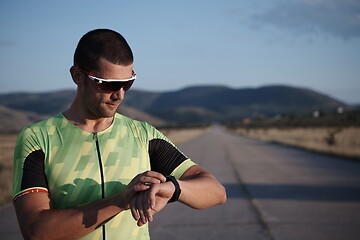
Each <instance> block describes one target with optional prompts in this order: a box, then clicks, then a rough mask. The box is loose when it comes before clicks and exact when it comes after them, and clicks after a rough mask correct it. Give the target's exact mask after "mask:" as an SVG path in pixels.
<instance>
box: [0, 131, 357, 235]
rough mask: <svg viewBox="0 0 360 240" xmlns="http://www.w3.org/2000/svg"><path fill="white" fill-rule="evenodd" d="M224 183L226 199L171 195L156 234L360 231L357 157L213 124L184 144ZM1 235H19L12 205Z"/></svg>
mask: <svg viewBox="0 0 360 240" xmlns="http://www.w3.org/2000/svg"><path fill="white" fill-rule="evenodd" d="M179 147H180V149H181V150H182V151H183V152H184V153H186V155H188V156H189V157H191V158H192V159H193V160H194V161H196V162H197V163H198V164H200V165H201V166H202V167H204V168H205V169H208V170H209V171H211V172H212V173H213V174H214V175H215V176H216V177H217V178H218V179H219V181H220V182H222V183H223V184H224V185H225V187H226V190H227V196H228V201H227V203H226V204H223V205H220V206H215V207H212V208H210V209H206V210H194V209H191V208H189V207H187V206H184V205H183V204H181V203H171V204H169V205H168V206H167V207H166V208H165V209H164V210H163V211H162V212H160V213H158V214H157V215H156V216H155V221H154V222H153V223H152V224H151V225H150V234H151V236H152V239H155V240H165V239H166V240H168V239H173V240H182V239H207V240H210V239H216V240H218V239H221V240H227V239H245V240H248V239H249V240H257V239H259V240H263V239H264V240H297V239H299V240H300V239H301V240H305V239H306V240H308V239H309V240H310V239H316V240H322V239H324V240H332V239H339V240H352V239H354V240H355V239H356V240H358V239H360V163H358V162H353V161H349V160H346V159H340V158H335V157H329V156H323V155H319V154H314V153H310V152H306V151H302V150H299V149H295V148H289V147H285V146H281V145H277V144H270V143H264V142H259V141H255V140H251V139H246V138H243V137H239V136H237V135H234V134H231V133H228V132H225V131H223V130H222V129H221V128H220V127H214V128H213V129H212V130H211V131H210V132H208V133H206V134H205V135H202V136H200V137H198V138H196V139H194V140H192V141H190V142H187V143H185V144H182V145H180V146H179ZM0 239H4V240H5V239H7V240H15V239H22V238H21V236H20V233H19V229H18V227H17V224H16V217H15V214H14V210H13V208H12V207H11V206H7V207H5V208H3V209H1V211H0Z"/></svg>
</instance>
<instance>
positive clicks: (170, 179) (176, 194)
mask: <svg viewBox="0 0 360 240" xmlns="http://www.w3.org/2000/svg"><path fill="white" fill-rule="evenodd" d="M166 182H171V183H172V184H173V185H174V187H175V190H174V193H173V195H172V197H171V198H170V200H169V201H168V202H169V203H171V202H176V201H178V200H179V197H180V194H181V188H180V184H179V183H178V181H177V179H176V178H175V177H174V176H166Z"/></svg>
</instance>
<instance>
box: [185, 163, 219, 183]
mask: <svg viewBox="0 0 360 240" xmlns="http://www.w3.org/2000/svg"><path fill="white" fill-rule="evenodd" d="M197 176H202V177H204V176H206V177H211V178H215V177H214V175H212V174H211V173H210V172H208V171H206V170H205V169H203V168H202V167H200V166H199V165H193V166H191V167H189V168H188V169H187V170H186V171H185V172H184V173H183V174H182V175H181V177H180V180H185V179H190V178H194V177H197Z"/></svg>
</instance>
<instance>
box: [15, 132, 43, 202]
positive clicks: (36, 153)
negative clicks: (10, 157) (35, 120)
mask: <svg viewBox="0 0 360 240" xmlns="http://www.w3.org/2000/svg"><path fill="white" fill-rule="evenodd" d="M44 159H45V154H44V151H43V150H42V149H41V147H40V144H39V143H38V141H37V138H36V136H35V134H34V133H33V131H32V130H31V129H30V128H25V129H24V130H23V131H22V132H21V133H20V134H19V136H18V138H17V141H16V146H15V150H14V174H13V186H12V196H13V201H16V200H17V199H18V198H19V197H21V196H24V195H25V194H28V193H32V192H48V186H47V181H46V177H45V172H44Z"/></svg>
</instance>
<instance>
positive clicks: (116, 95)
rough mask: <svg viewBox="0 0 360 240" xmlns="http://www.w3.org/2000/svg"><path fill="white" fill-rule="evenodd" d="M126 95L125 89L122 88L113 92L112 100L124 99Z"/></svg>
mask: <svg viewBox="0 0 360 240" xmlns="http://www.w3.org/2000/svg"><path fill="white" fill-rule="evenodd" d="M124 95H125V91H124V89H122V88H121V89H120V90H119V91H117V92H114V93H112V94H111V96H110V99H111V100H112V101H122V100H123V99H124Z"/></svg>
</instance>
